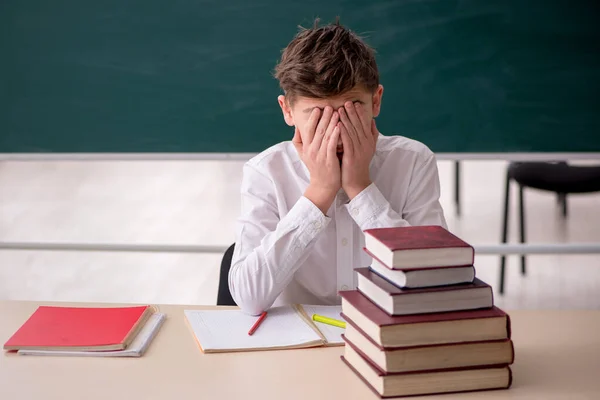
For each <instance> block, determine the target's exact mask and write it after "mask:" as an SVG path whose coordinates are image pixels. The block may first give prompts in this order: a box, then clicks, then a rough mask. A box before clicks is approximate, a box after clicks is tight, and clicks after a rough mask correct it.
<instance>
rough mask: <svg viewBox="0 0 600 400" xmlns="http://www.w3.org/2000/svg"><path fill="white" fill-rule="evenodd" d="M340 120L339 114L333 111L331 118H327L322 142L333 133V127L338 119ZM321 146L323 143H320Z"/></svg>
mask: <svg viewBox="0 0 600 400" xmlns="http://www.w3.org/2000/svg"><path fill="white" fill-rule="evenodd" d="M339 120H340V115H339V114H338V112H337V111H334V112H333V115H332V116H331V119H330V120H329V125H328V126H327V130H326V131H325V136H323V143H325V142H327V140H328V139H329V137H330V136H331V135H332V134H333V130H334V129H335V127H336V125H337V123H338V121H339ZM321 146H323V144H321Z"/></svg>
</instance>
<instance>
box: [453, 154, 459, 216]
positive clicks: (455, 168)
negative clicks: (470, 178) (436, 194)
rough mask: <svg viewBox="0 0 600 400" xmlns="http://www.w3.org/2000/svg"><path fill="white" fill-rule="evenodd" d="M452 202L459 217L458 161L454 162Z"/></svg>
mask: <svg viewBox="0 0 600 400" xmlns="http://www.w3.org/2000/svg"><path fill="white" fill-rule="evenodd" d="M454 204H455V205H456V215H457V216H459V217H460V161H455V162H454Z"/></svg>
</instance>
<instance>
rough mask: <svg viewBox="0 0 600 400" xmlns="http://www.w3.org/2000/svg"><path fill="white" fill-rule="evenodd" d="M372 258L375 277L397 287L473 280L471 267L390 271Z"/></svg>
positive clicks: (472, 268)
mask: <svg viewBox="0 0 600 400" xmlns="http://www.w3.org/2000/svg"><path fill="white" fill-rule="evenodd" d="M365 251H366V252H367V253H368V254H369V255H371V256H372V257H373V261H372V262H371V267H370V268H371V270H372V271H373V272H375V273H376V274H377V275H379V276H381V277H383V278H385V279H386V280H388V281H389V282H391V283H393V284H394V285H396V286H399V287H406V288H424V287H434V286H448V285H456V284H459V283H471V282H473V279H475V268H474V267H473V266H472V265H466V266H459V267H439V268H421V269H391V268H388V267H387V266H386V265H384V264H383V263H382V262H381V261H379V260H378V259H377V258H376V257H374V256H373V255H372V254H370V253H369V251H368V250H366V249H365Z"/></svg>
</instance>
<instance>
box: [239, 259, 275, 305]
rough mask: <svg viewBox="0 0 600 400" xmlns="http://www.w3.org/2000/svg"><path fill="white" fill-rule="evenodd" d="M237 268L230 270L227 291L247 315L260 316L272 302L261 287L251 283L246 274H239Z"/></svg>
mask: <svg viewBox="0 0 600 400" xmlns="http://www.w3.org/2000/svg"><path fill="white" fill-rule="evenodd" d="M239 272H240V271H239V268H236V269H233V268H232V270H231V272H230V274H229V290H230V292H231V297H233V299H234V300H235V303H236V304H237V305H238V307H240V309H241V310H242V311H243V312H244V313H246V314H249V315H260V314H262V313H263V312H264V311H267V309H269V307H271V305H272V304H273V302H274V299H271V296H269V295H267V294H266V293H268V291H267V290H265V289H264V287H263V285H259V284H258V282H255V281H253V279H252V277H250V276H247V274H243V273H239Z"/></svg>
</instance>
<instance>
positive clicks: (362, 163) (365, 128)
mask: <svg viewBox="0 0 600 400" xmlns="http://www.w3.org/2000/svg"><path fill="white" fill-rule="evenodd" d="M338 112H339V113H340V119H341V121H342V123H341V124H340V125H341V126H342V129H341V134H342V143H343V144H344V155H343V158H342V187H343V188H344V191H345V192H346V194H347V195H348V197H349V198H350V200H352V199H353V198H354V197H356V195H358V194H359V193H360V192H362V191H363V190H364V189H366V188H367V186H369V185H370V184H371V177H370V175H369V166H370V164H371V160H372V159H373V155H374V154H375V148H376V146H377V137H378V136H379V132H378V131H377V127H376V126H375V120H373V119H371V120H370V121H369V118H368V116H367V115H366V113H365V110H364V106H363V105H362V104H360V103H356V104H353V103H352V102H349V101H348V102H346V104H344V107H340V109H339V110H338Z"/></svg>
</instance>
